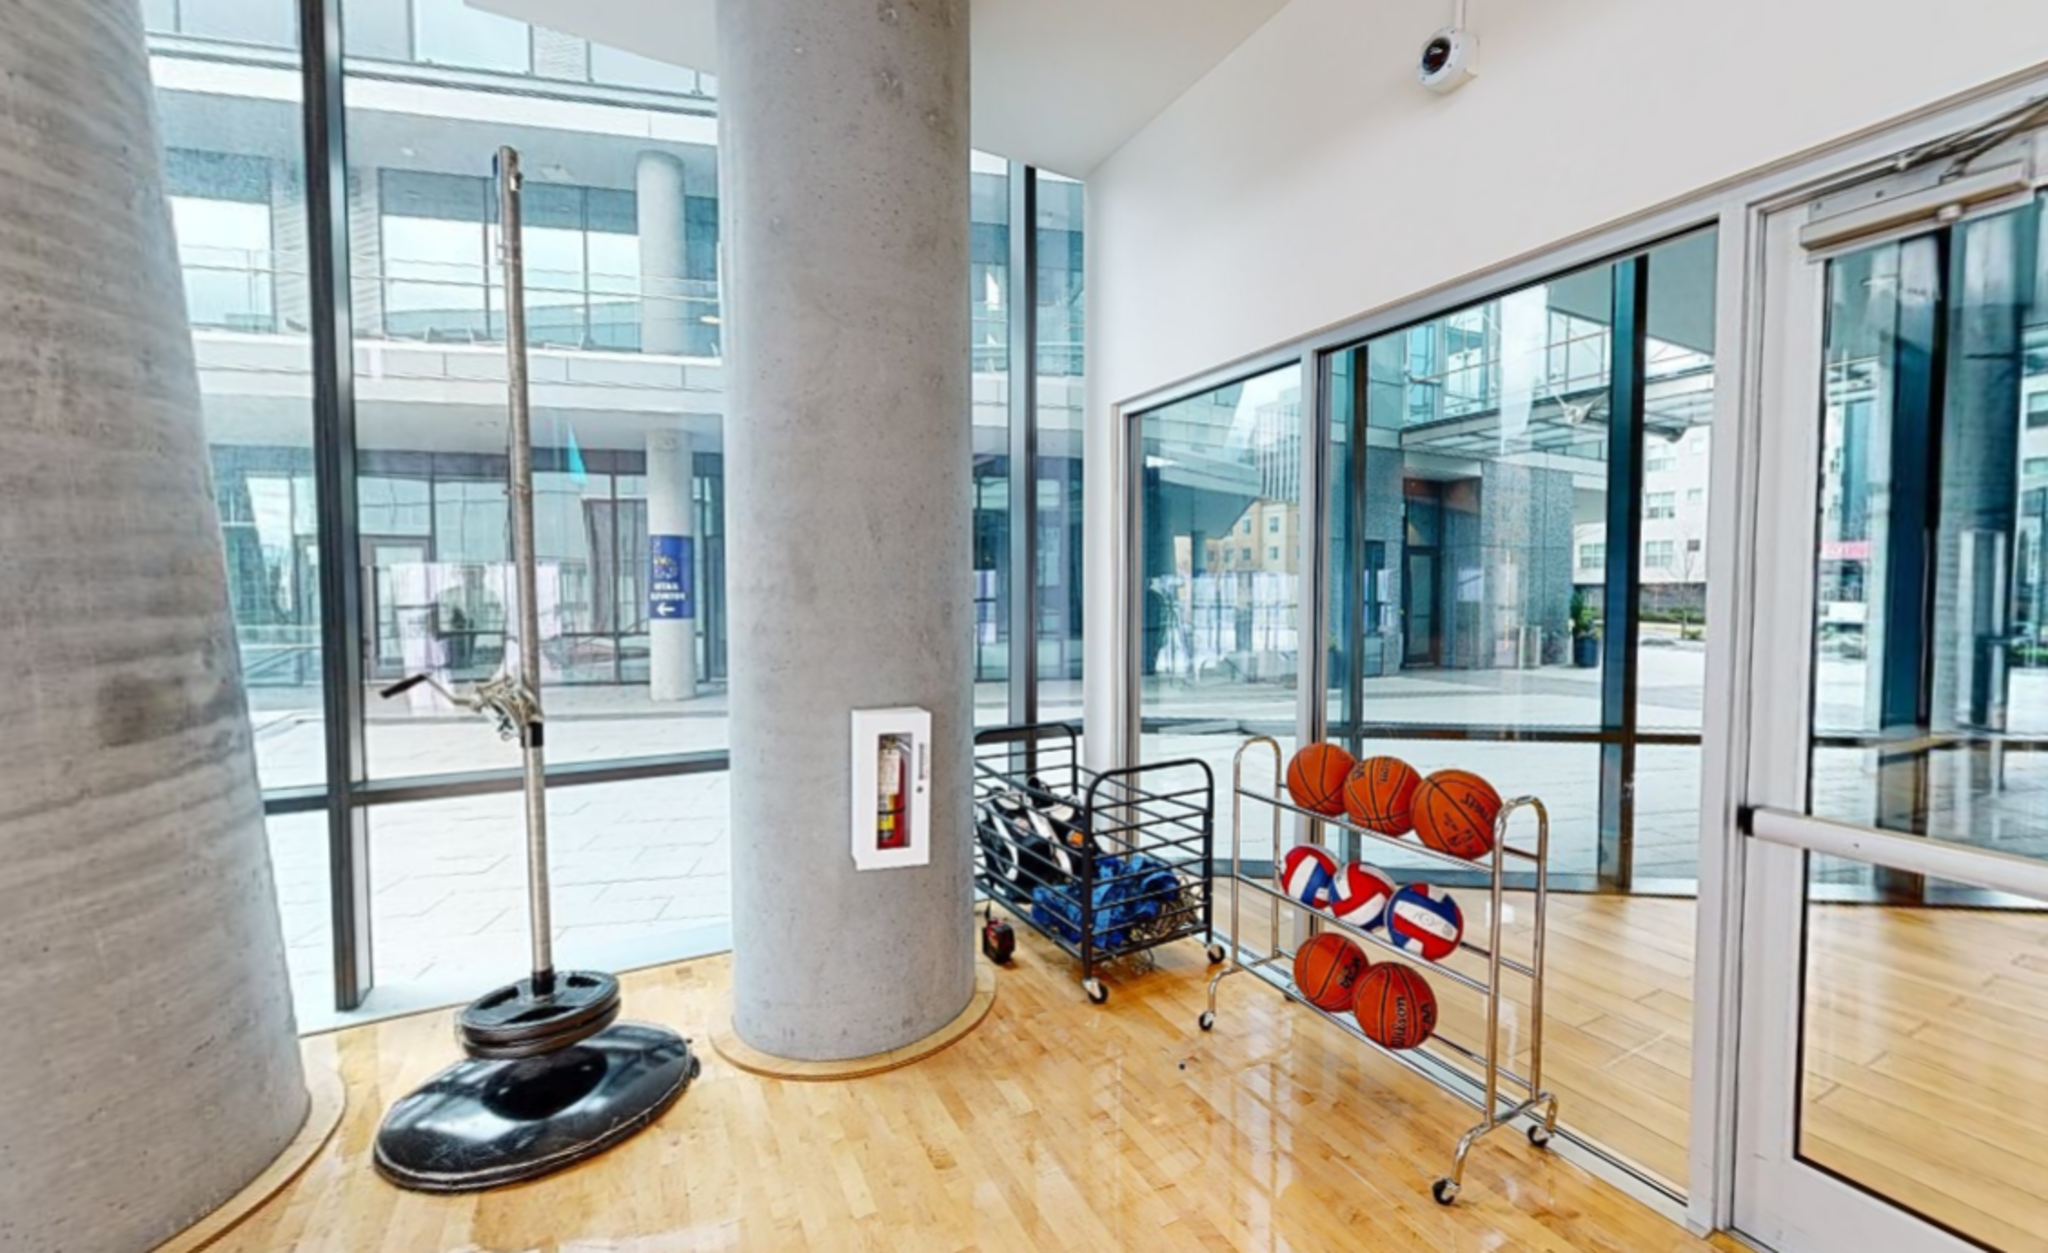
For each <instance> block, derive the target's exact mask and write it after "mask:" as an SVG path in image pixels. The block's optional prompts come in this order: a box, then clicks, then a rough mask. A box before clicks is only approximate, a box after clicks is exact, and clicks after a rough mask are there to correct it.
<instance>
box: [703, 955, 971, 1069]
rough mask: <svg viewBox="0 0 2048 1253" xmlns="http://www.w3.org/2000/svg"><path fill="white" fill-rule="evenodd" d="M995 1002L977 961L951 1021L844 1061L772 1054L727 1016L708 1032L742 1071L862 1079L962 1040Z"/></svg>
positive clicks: (918, 1060)
mask: <svg viewBox="0 0 2048 1253" xmlns="http://www.w3.org/2000/svg"><path fill="white" fill-rule="evenodd" d="M995 1003H996V973H995V971H994V970H993V969H991V968H990V967H989V966H988V965H987V964H985V963H977V966H976V969H975V972H974V997H973V999H972V1000H970V1001H968V1002H967V1008H966V1009H963V1010H961V1011H960V1013H959V1015H958V1016H957V1017H955V1018H954V1019H953V1021H951V1022H949V1023H947V1024H946V1025H945V1026H943V1027H941V1028H939V1029H938V1030H937V1031H934V1032H932V1033H931V1034H930V1035H928V1036H926V1037H925V1038H924V1039H922V1040H917V1041H914V1042H912V1043H910V1044H906V1045H904V1046H903V1047H902V1048H896V1049H890V1050H889V1051H888V1052H886V1053H876V1054H875V1055H874V1056H872V1057H855V1058H851V1059H849V1060H847V1061H843V1062H804V1061H795V1060H793V1059H791V1058H787V1057H776V1056H774V1055H773V1054H770V1053H763V1052H762V1051H761V1050H760V1049H757V1048H755V1047H753V1046H752V1045H750V1044H747V1043H745V1042H744V1041H742V1040H741V1039H740V1038H739V1036H738V1034H737V1033H735V1032H734V1031H733V1029H732V1026H731V1024H730V1019H729V1018H728V1022H727V1025H726V1026H724V1027H721V1028H720V1029H718V1030H717V1031H714V1032H712V1034H711V1047H713V1048H715V1049H717V1050H718V1055H719V1056H720V1057H722V1058H724V1059H725V1060H726V1061H729V1062H731V1063H732V1064H733V1065H735V1066H737V1067H739V1068H740V1069H741V1070H745V1071H748V1072H750V1073H753V1074H757V1075H766V1076H767V1077H769V1078H771V1079H800V1080H806V1081H810V1082H826V1081H829V1080H835V1079H860V1078H864V1077H865V1076H868V1075H879V1074H881V1073H882V1072H883V1071H885V1070H896V1069H899V1068H900V1067H904V1066H908V1065H911V1064H912V1063H915V1062H921V1061H923V1060H924V1059H925V1058H927V1057H930V1056H931V1055H932V1054H934V1053H937V1052H940V1051H941V1050H943V1049H946V1048H948V1047H950V1046H951V1045H953V1044H955V1043H956V1042H958V1041H960V1040H962V1039H965V1038H966V1036H967V1034H968V1033H969V1032H971V1031H973V1030H974V1029H975V1028H976V1027H978V1026H980V1025H981V1020H982V1019H984V1018H986V1017H988V1011H989V1010H990V1009H992V1008H994V1006H995Z"/></svg>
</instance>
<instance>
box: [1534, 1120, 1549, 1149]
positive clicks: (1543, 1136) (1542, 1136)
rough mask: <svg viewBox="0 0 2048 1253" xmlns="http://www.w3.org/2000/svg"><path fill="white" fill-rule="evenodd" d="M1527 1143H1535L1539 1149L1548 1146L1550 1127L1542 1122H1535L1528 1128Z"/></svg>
mask: <svg viewBox="0 0 2048 1253" xmlns="http://www.w3.org/2000/svg"><path fill="white" fill-rule="evenodd" d="M1529 1143H1531V1144H1533V1145H1535V1146H1536V1147H1537V1148H1539V1149H1545V1148H1549V1147H1550V1128H1548V1127H1546V1126H1544V1125H1543V1124H1542V1123H1537V1124H1536V1125H1535V1126H1533V1127H1531V1128H1529Z"/></svg>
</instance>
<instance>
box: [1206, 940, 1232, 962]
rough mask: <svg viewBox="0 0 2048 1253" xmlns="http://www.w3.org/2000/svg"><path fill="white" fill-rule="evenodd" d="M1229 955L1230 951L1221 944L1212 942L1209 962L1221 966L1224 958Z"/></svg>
mask: <svg viewBox="0 0 2048 1253" xmlns="http://www.w3.org/2000/svg"><path fill="white" fill-rule="evenodd" d="M1228 956H1230V953H1229V951H1228V950H1227V949H1225V948H1224V947H1223V946H1222V945H1221V944H1211V945H1210V946H1209V964H1210V965H1211V966H1221V965H1222V964H1223V959H1224V958H1226V957H1228Z"/></svg>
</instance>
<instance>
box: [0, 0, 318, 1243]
mask: <svg viewBox="0 0 2048 1253" xmlns="http://www.w3.org/2000/svg"><path fill="white" fill-rule="evenodd" d="M154 117H155V111H154V105H153V103H152V100H151V89H150V80H149V69H148V65H147V62H146V60H145V58H144V54H143V41H142V23H141V15H140V12H139V9H138V6H137V5H136V4H135V0H71V2H69V3H65V4H42V3H31V2H30V0H0V274H4V275H5V276H6V277H5V281H4V282H0V449H4V450H5V451H6V455H5V456H4V457H0V674H4V675H6V676H7V685H8V686H7V692H6V696H5V698H4V699H0V1249H5V1250H8V1251H10V1253H12V1251H13V1250H17V1249H19V1250H24V1251H26V1250H44V1249H92V1250H106V1251H107V1253H129V1251H131V1250H144V1249H149V1248H152V1247H154V1246H155V1245H156V1244H158V1243H159V1242H160V1241H162V1240H163V1239H164V1238H165V1237H167V1236H170V1235H172V1234H173V1233H175V1232H176V1231H178V1230H180V1229H182V1228H183V1227H185V1226H187V1225H189V1224H190V1223H192V1222H193V1221H195V1220H196V1219H198V1218H199V1217H201V1216H202V1215H204V1214H205V1213H207V1212H208V1211H209V1210H211V1209H213V1208H214V1207H216V1206H217V1205H219V1204H220V1203H221V1202H222V1201H224V1200H226V1199H227V1198H229V1197H231V1196H233V1195H234V1194H235V1193H236V1192H238V1191H239V1190H241V1189H242V1188H243V1187H244V1186H245V1185H247V1184H248V1182H249V1181H250V1180H251V1179H253V1178H254V1177H255V1176H256V1175H257V1174H258V1173H259V1172H261V1171H262V1170H263V1169H264V1168H265V1167H266V1166H267V1165H269V1163H270V1162H271V1161H272V1160H273V1159H274V1158H275V1157H276V1156H277V1154H278V1153H279V1152H280V1151H281V1150H282V1149H283V1148H284V1147H285V1145H286V1144H287V1143H288V1142H289V1141H290V1140H291V1138H292V1136H293V1135H294V1134H295V1133H296V1132H297V1130H298V1128H299V1126H300V1124H301V1123H302V1122H303V1121H304V1117H305V1114H306V1110H307V1098H306V1088H305V1082H304V1076H303V1074H302V1073H301V1069H300V1062H299V1053H298V1042H297V1039H296V1038H295V1033H294V1029H293V1023H292V1011H291V999H290V995H289V990H288V987H287V984H286V975H285V964H284V945H283V943H282V941H281V939H280V937H279V933H278V918H277V904H276V897H275V895H274V893H273V890H272V887H271V873H270V863H269V855H268V849H267V846H266V844H265V841H264V832H263V810H262V805H261V802H260V798H259V796H258V793H257V787H256V773H255V762H254V758H253V756H252V754H251V750H250V736H249V722H248V715H247V712H246V708H245V706H244V702H243V696H242V686H241V673H240V666H239V664H238V661H237V656H236V652H235V634H234V624H233V623H232V621H231V620H230V618H229V615H228V604H227V581H226V573H225V568H224V563H223V558H222V548H221V533H220V527H219V525H218V524H217V522H216V520H215V513H214V501H213V493H212V488H211V485H210V482H209V477H208V469H207V461H206V442H205V438H204V433H203V431H202V429H201V424H200V408H199V394H198V388H197V383H196V381H195V374H194V369H193V361H192V348H191V339H190V333H189V332H188V330H187V328H186V325H185V313H184V299H183V295H182V289H181V285H180V282H181V280H180V275H179V271H178V264H177V254H176V249H175V247H174V246H173V243H172V239H171V229H170V217H169V214H168V212H167V211H166V208H165V203H164V190H163V179H162V171H161V168H160V163H159V157H158V152H159V147H158V144H159V141H158V137H157V133H156V128H155V124H154Z"/></svg>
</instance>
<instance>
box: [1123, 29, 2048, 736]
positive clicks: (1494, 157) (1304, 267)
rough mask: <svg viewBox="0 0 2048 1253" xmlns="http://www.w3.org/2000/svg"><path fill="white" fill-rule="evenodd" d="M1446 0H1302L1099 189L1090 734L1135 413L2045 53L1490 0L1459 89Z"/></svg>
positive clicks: (1147, 136)
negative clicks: (1129, 417) (1139, 399)
mask: <svg viewBox="0 0 2048 1253" xmlns="http://www.w3.org/2000/svg"><path fill="white" fill-rule="evenodd" d="M1449 8H1450V6H1449V5H1448V4H1447V3H1439V2H1437V0H1292V2H1291V3H1290V4H1288V6H1287V7H1286V8H1285V9H1283V10H1281V11H1280V12H1279V13H1278V14H1277V15H1276V16H1275V17H1274V18H1273V19H1272V20H1271V21H1270V22H1268V23H1267V24H1266V25H1265V26H1264V27H1262V28H1260V30H1259V31H1258V32H1257V33H1256V34H1254V35H1253V36H1252V37H1251V38H1250V39H1249V40H1247V41H1246V42H1245V43H1244V45H1243V46H1241V47H1240V48H1239V49H1238V50H1237V51H1236V52H1235V53H1233V54H1232V55H1231V56H1230V57H1229V58H1228V59H1227V60H1225V61H1224V62H1223V63H1222V64H1221V65H1219V66H1217V68H1216V69H1215V70H1213V71H1212V72H1211V73H1210V74H1209V75H1208V76H1207V77H1205V78H1204V79H1202V80H1201V82H1199V83H1198V84H1196V86H1195V87H1193V88H1192V89H1191V90H1189V91H1188V93H1187V94H1186V95H1184V96H1182V97H1181V98H1180V99H1179V100H1178V101H1177V102H1175V103H1174V104H1173V105H1172V106H1171V107H1170V108H1169V109H1167V111H1166V112H1164V113H1162V114H1161V115H1160V116H1159V117H1158V118H1157V119H1155V120H1154V121H1153V122H1152V123H1151V124H1150V125H1149V126H1147V127H1146V128H1145V129H1144V130H1143V131H1141V132H1139V133H1138V135H1137V136H1136V137H1134V138H1133V139H1132V140H1131V141H1130V142H1129V143H1128V144H1126V145H1125V146H1124V147H1123V148H1122V149H1121V150H1119V151H1118V152H1117V153H1116V154H1115V155H1114V156H1112V157H1111V158H1110V159H1109V160H1108V161H1106V162H1105V163H1103V165H1102V166H1100V167H1099V168H1098V169H1097V170H1096V171H1095V172H1094V174H1092V175H1091V176H1090V178H1089V182H1088V236H1089V238H1088V293H1089V311H1088V366H1089V418H1090V422H1089V432H1088V476H1089V477H1088V537H1087V542H1088V560H1089V582H1090V593H1091V594H1090V596H1089V602H1088V612H1089V618H1088V636H1089V640H1090V644H1091V648H1090V657H1089V670H1088V675H1089V683H1088V698H1089V703H1088V719H1089V726H1090V729H1091V730H1095V729H1096V728H1102V729H1104V730H1109V729H1112V728H1113V727H1114V726H1115V725H1116V723H1115V720H1116V719H1117V717H1118V711H1119V702H1120V697H1119V693H1118V684H1119V683H1120V682H1121V675H1120V673H1119V672H1118V668H1117V667H1116V666H1115V665H1114V664H1112V663H1113V660H1114V659H1113V658H1112V657H1111V656H1110V655H1109V654H1111V653H1113V652H1115V651H1117V649H1116V645H1115V643H1114V641H1117V640H1119V639H1120V638H1121V636H1120V631H1121V622H1120V619H1119V616H1118V598H1117V593H1116V589H1115V588H1114V587H1113V586H1109V585H1106V584H1107V581H1108V579H1109V578H1110V577H1111V576H1112V575H1113V571H1114V564H1115V559H1116V555H1117V551H1118V545H1119V544H1120V543H1121V542H1122V537H1121V534H1120V530H1121V525H1120V520H1121V517H1122V508H1123V501H1122V498H1121V495H1122V494H1121V492H1120V491H1119V490H1118V489H1119V487H1120V484H1121V481H1122V480H1121V477H1120V476H1121V474H1122V473H1123V469H1122V461H1121V457H1120V455H1119V453H1120V449H1119V434H1120V433H1119V432H1117V431H1116V430H1114V429H1113V424H1112V423H1111V422H1110V421H1109V420H1108V418H1109V412H1110V409H1111V407H1112V406H1113V405H1115V404H1117V403H1120V402H1122V401H1124V400H1127V399H1130V398H1133V397H1135V396H1137V395H1140V394H1142V393H1144V392H1147V391H1151V390H1153V389H1156V388H1159V387H1163V386H1167V385H1169V384H1171V383H1173V382H1175V381H1177V380H1180V379H1183V378H1186V377H1188V376H1190V375H1192V374H1196V373H1199V372H1201V371H1204V370H1207V369H1210V368H1213V367H1216V366H1219V365H1222V364H1225V363H1227V362H1229V361H1231V360H1234V359H1236V358H1240V357H1243V356H1246V355H1248V354H1251V353H1254V352H1258V351H1260V350H1263V349H1266V348H1270V347H1272V346H1274V345H1276V344H1278V343H1281V342H1283V341H1286V340H1288V339H1291V338H1294V337H1296V336H1299V335H1302V334H1305V333H1308V332H1311V331H1314V330H1317V329H1319V328H1322V327H1324V326H1328V325H1330V324H1332V323H1335V322H1341V321H1345V320H1347V319H1350V318H1353V317H1356V316H1358V315H1360V314H1363V313H1366V312H1369V311H1371V310H1373V309H1375V308H1378V307H1381V306H1384V305H1388V304H1391V303H1395V302H1397V301H1399V300H1401V299H1403V298H1406V297H1409V296H1412V295H1415V294H1417V293H1420V292H1422V291H1425V290H1427V289H1429V288H1432V287H1436V286H1438V285H1441V284H1444V283H1447V282H1449V281H1451V280H1454V279H1457V278H1459V277H1461V276H1464V275H1467V274H1470V273H1472V272H1475V271H1479V270H1484V269H1487V268H1490V267H1493V266H1497V265H1500V264H1502V263H1504V262H1506V261H1508V260H1510V259H1513V258H1515V257H1518V256H1521V255H1524V254H1527V253H1530V252H1533V251H1536V250H1539V249H1541V248H1543V247H1545V246H1547V245H1549V244H1552V243H1556V242H1558V241H1561V240H1564V239H1566V238H1568V237H1571V236H1574V235H1578V234H1583V233H1585V232H1587V231H1589V230H1592V229H1594V228H1597V227H1599V226H1601V225H1603V224H1606V223H1609V222H1612V221H1614V220H1616V219H1619V218H1624V217H1628V216H1632V215H1634V214H1636V213H1639V212H1642V211H1644V210H1647V209H1650V208H1652V207H1654V206H1656V205H1658V204H1660V203H1663V202H1667V201H1672V200H1676V199H1679V198H1682V197H1684V196H1687V195H1689V194H1691V193H1694V192H1697V191H1700V190H1702V189H1704V188H1706V187H1708V186H1710V185H1712V184H1714V183H1717V182H1721V181H1723V180H1727V179H1730V178H1733V177H1736V176H1738V175H1741V174H1743V173H1745V172H1747V171H1750V170H1753V169H1755V168H1757V167H1759V166H1763V165H1767V164H1770V163H1773V162H1775V161H1778V160H1780V159H1783V158H1787V157H1790V156H1793V155H1795V154H1798V153H1801V152H1803V151H1806V150H1808V149H1811V148H1814V147H1817V146H1821V145H1824V144H1826V143H1828V142H1830V141H1832V140H1836V139H1839V138H1842V137H1844V136H1847V135H1849V134H1851V133H1854V132H1857V131H1860V130H1864V129H1867V128H1869V127H1872V126H1875V125H1877V124H1879V123H1883V122H1886V121H1889V120H1891V119H1894V118H1896V117H1897V116H1899V115H1900V114H1903V113H1908V112H1911V111H1913V110H1915V109H1918V108H1920V107H1922V106H1925V105H1929V104H1932V103H1934V102H1936V101H1938V100H1940V99H1942V98H1943V97H1946V96H1950V95H1953V94H1956V93H1958V92H1962V91H1966V90H1968V89H1971V88H1973V87H1976V86H1979V85H1981V84H1983V83H1985V82H1987V81H1989V80H1992V79H1995V78H1999V77H2001V76H2004V75H2007V74H2010V73H2013V72H2016V71H2020V70H2024V69H2027V68H2030V67H2033V66H2036V65H2039V64H2041V63H2042V62H2044V61H2048V8H2044V7H2043V6H2042V5H2041V4H2040V2H2039V0H1945V2H1944V3H1940V4H1936V3H1933V2H1932V0H1855V2H1852V0H1472V4H1471V16H1470V24H1471V26H1472V27H1473V28H1474V29H1475V30H1476V31H1477V32H1478V33H1479V35H1480V36H1481V39H1482V41H1483V57H1482V62H1481V67H1482V73H1481V76H1480V78H1479V79H1478V80H1477V81H1476V82H1474V83H1472V84H1471V85H1470V86H1468V87H1466V88H1465V89H1464V90H1462V91H1460V92H1458V93H1456V94H1454V95H1452V96H1449V97H1437V96H1433V95H1430V94H1429V93H1427V92H1425V91H1423V90H1422V89H1421V88H1420V87H1419V86H1418V85H1417V84H1416V82H1415V79H1414V75H1413V70H1412V65H1413V61H1414V56H1415V53H1416V52H1417V50H1418V49H1419V48H1420V47H1421V44H1422V42H1423V40H1424V39H1426V38H1427V37H1428V35H1429V33H1430V32H1431V31H1432V30H1434V29H1436V28H1437V27H1438V26H1440V25H1442V24H1444V22H1445V20H1446V19H1447V17H1448V13H1449ZM1111 738H1112V737H1111V736H1109V735H1103V734H1100V733H1098V734H1095V735H1091V736H1090V741H1089V742H1090V748H1091V750H1095V751H1096V752H1105V751H1106V750H1108V749H1109V748H1110V741H1111ZM1091 755H1094V754H1091ZM1099 759H1100V758H1098V760H1099Z"/></svg>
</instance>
